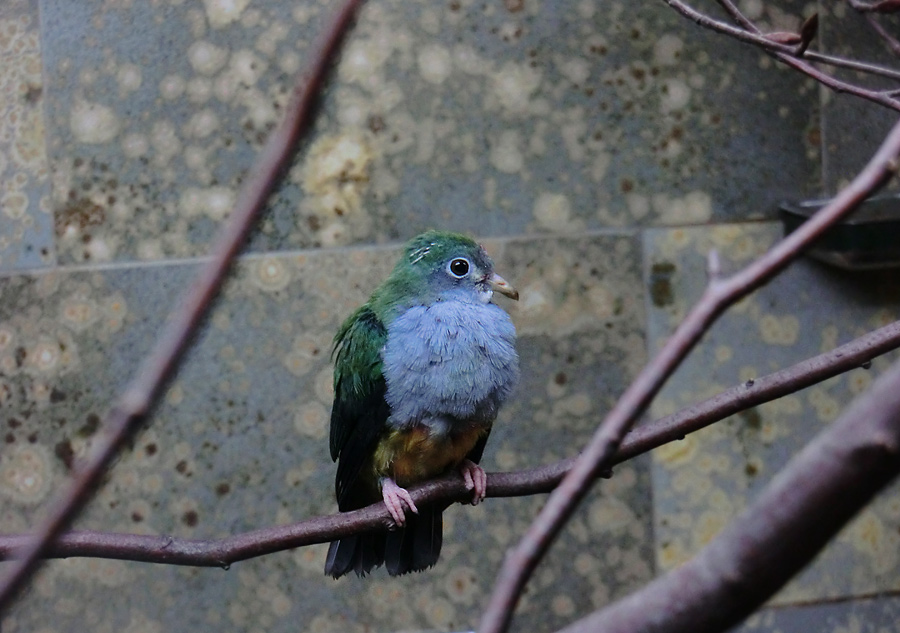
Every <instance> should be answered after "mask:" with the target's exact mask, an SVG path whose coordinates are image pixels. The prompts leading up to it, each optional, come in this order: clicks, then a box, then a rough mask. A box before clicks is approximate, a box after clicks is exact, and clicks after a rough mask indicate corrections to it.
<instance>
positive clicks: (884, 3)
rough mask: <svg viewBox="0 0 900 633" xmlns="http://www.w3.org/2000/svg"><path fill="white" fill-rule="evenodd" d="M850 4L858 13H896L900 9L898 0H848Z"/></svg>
mask: <svg viewBox="0 0 900 633" xmlns="http://www.w3.org/2000/svg"><path fill="white" fill-rule="evenodd" d="M849 2H850V6H851V7H853V8H854V9H856V10H857V11H859V12H860V13H896V12H898V11H900V0H879V1H878V2H860V0H849Z"/></svg>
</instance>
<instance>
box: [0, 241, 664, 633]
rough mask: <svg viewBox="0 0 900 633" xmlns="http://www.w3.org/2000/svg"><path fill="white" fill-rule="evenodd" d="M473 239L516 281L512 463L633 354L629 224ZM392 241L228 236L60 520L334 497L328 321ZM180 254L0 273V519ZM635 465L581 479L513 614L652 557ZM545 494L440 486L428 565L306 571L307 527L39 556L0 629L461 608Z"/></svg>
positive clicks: (329, 625)
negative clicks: (97, 478)
mask: <svg viewBox="0 0 900 633" xmlns="http://www.w3.org/2000/svg"><path fill="white" fill-rule="evenodd" d="M488 248H489V250H490V252H492V253H493V254H494V255H495V256H496V257H495V259H496V261H497V268H498V270H501V271H502V272H503V274H504V276H505V277H506V278H508V279H509V280H510V281H512V282H514V283H515V284H517V285H518V286H519V288H520V290H521V291H522V300H521V301H520V302H519V304H513V303H512V302H510V301H507V300H505V299H500V300H501V301H503V302H504V303H503V305H504V307H507V308H509V309H510V311H511V313H512V314H513V318H514V320H515V322H516V324H517V327H518V329H519V332H520V344H519V348H520V353H521V357H522V370H523V371H522V373H523V380H522V384H521V385H520V387H519V390H518V392H517V394H518V395H517V396H516V397H514V399H513V401H512V402H510V403H509V406H507V407H505V408H504V410H503V411H502V412H501V417H500V419H499V420H498V422H497V424H496V426H495V429H494V432H493V433H492V437H491V441H490V442H489V444H488V449H487V451H486V454H485V457H484V460H483V463H484V465H485V467H486V468H487V469H488V470H508V469H519V468H526V467H528V466H532V465H537V464H541V463H547V462H550V461H553V460H557V459H560V458H563V457H566V456H569V455H572V454H574V453H575V452H576V451H577V450H578V448H579V447H580V446H582V445H583V443H584V442H585V441H586V440H587V438H588V437H589V435H590V433H591V432H592V430H593V428H594V426H595V424H596V422H597V421H598V419H599V418H600V416H602V415H603V414H604V413H605V411H607V410H608V409H609V407H610V406H611V404H612V402H613V399H614V398H615V396H616V394H618V393H619V392H620V391H621V390H622V389H623V388H624V385H625V383H626V382H627V381H628V380H629V378H630V377H631V376H633V374H634V372H635V371H636V368H637V367H639V366H640V364H641V363H642V362H643V360H644V358H645V351H644V350H645V344H644V338H643V327H644V326H643V323H644V315H643V313H644V307H643V303H642V302H641V300H640V250H639V249H640V242H639V240H638V239H637V237H636V236H635V235H632V234H621V235H600V236H594V237H583V238H571V239H557V238H541V239H530V240H528V239H517V240H497V241H493V242H488ZM396 256H397V249H396V248H370V249H357V250H354V251H340V250H338V251H310V252H292V253H283V254H279V255H277V256H271V257H270V256H259V255H254V256H250V257H246V258H244V259H243V260H242V261H241V262H240V264H239V266H238V269H237V272H236V275H235V277H234V278H233V279H232V280H231V281H229V283H228V285H227V288H226V290H225V293H224V295H223V297H222V300H221V301H220V302H219V303H218V304H217V306H216V307H215V309H214V311H213V313H212V315H211V316H210V318H209V321H208V323H207V324H206V325H205V327H204V328H203V331H202V333H201V334H200V336H199V337H198V340H197V344H196V346H195V347H194V348H193V349H192V350H191V351H190V353H189V355H188V359H187V362H186V364H185V366H184V367H183V369H182V370H181V371H180V372H179V374H178V376H177V378H176V380H175V381H174V384H173V385H172V387H171V389H170V390H169V392H168V393H167V395H166V397H165V399H164V401H163V402H162V404H161V405H160V406H159V408H158V410H157V412H156V414H155V415H154V416H153V417H152V419H151V420H150V421H149V422H148V424H147V427H146V428H145V429H144V430H143V431H142V432H141V433H140V435H139V436H138V437H137V439H136V440H135V441H134V443H133V446H131V447H130V448H129V449H128V450H126V451H125V452H124V453H123V454H122V455H121V456H120V457H119V458H118V460H117V461H116V464H115V466H114V468H113V469H112V471H111V473H110V477H109V479H108V481H107V482H106V483H105V484H104V485H103V487H102V489H101V490H100V491H99V493H98V495H97V496H96V498H95V499H94V501H93V502H92V503H91V504H90V505H89V507H88V508H87V510H86V511H85V513H84V514H83V515H82V517H81V518H80V519H79V520H78V522H77V525H78V527H82V528H92V529H102V530H113V531H124V532H139V533H149V534H175V535H179V536H186V537H195V538H204V537H219V536H225V535H228V534H234V533H238V532H241V531H245V530H250V529H253V528H257V527H262V526H267V525H273V524H280V523H286V522H289V521H297V520H301V519H303V518H305V517H310V516H314V515H320V514H329V513H331V512H333V511H334V510H335V505H336V504H335V502H334V500H333V496H332V494H333V493H332V490H333V477H334V468H335V467H334V465H333V464H332V462H331V460H330V458H329V455H328V448H327V432H328V419H329V418H328V415H329V410H330V406H331V397H332V393H331V363H330V361H329V358H328V356H329V348H330V340H331V336H332V335H333V333H334V331H335V329H336V327H337V323H338V322H339V321H340V320H341V319H343V318H344V317H345V316H346V315H347V314H349V313H350V312H351V311H352V309H353V308H355V307H356V306H357V305H358V304H359V303H361V302H362V301H363V300H364V299H365V298H366V296H367V295H368V293H369V292H370V290H371V289H373V288H374V287H375V285H376V284H377V283H378V281H379V280H380V279H382V278H383V277H384V276H385V275H386V274H387V272H388V271H389V270H390V268H391V267H392V266H393V263H394V261H395V258H396ZM196 268H197V266H196V264H193V263H172V264H141V265H136V266H114V267H97V266H93V267H81V268H76V269H69V270H65V271H57V272H44V273H39V274H30V275H14V276H7V277H0V368H2V369H0V372H2V376H0V380H2V382H0V395H2V396H3V398H4V402H3V409H2V418H0V425H2V431H3V435H4V443H3V445H2V449H0V451H2V457H0V499H2V504H3V508H4V512H3V513H2V515H0V530H2V531H4V532H12V531H15V532H20V531H25V530H27V529H28V526H29V525H31V524H33V522H34V521H35V520H36V519H37V518H38V517H39V516H41V515H42V512H43V510H44V508H45V507H46V504H47V503H48V502H49V501H50V500H51V499H52V498H53V497H54V494H55V493H56V491H58V490H59V489H60V488H61V486H62V483H63V481H64V480H65V477H66V476H67V474H68V472H69V470H70V468H71V466H72V464H73V463H74V461H75V460H77V459H78V457H79V456H81V455H83V454H84V452H85V451H86V450H87V449H88V448H89V446H90V445H91V443H92V441H93V438H94V437H95V436H96V433H97V430H98V429H97V421H98V419H99V416H101V415H102V414H103V412H104V411H105V410H106V408H107V407H108V406H109V403H110V400H111V398H112V397H113V394H114V393H115V392H116V391H117V390H118V389H119V388H121V387H122V385H123V384H125V382H126V381H127V379H128V377H129V376H131V374H132V373H133V372H134V371H135V368H136V366H137V364H138V362H139V359H140V358H141V357H142V356H143V355H144V354H145V353H146V351H147V350H148V349H149V347H150V345H151V342H152V339H153V337H154V336H155V334H156V332H157V331H158V329H159V327H160V325H161V323H162V322H163V319H164V318H165V315H166V314H167V313H168V311H169V310H170V308H171V305H172V303H173V301H174V299H175V297H176V296H177V295H178V293H179V292H180V291H181V289H183V288H185V287H186V286H187V284H188V282H189V280H190V278H191V276H192V274H193V273H195V272H196ZM601 288H602V291H601V290H600V289H601ZM649 466H650V464H649V460H647V459H639V460H635V461H634V462H631V463H629V464H627V465H623V466H622V467H621V468H618V469H617V470H616V476H615V477H613V478H612V479H611V480H608V481H604V482H602V483H601V484H600V485H599V486H598V491H596V492H595V493H593V494H592V495H591V496H590V497H589V498H588V499H587V500H586V501H585V503H584V507H583V509H582V510H581V511H580V512H579V513H578V515H577V516H576V517H575V519H574V521H573V523H572V524H571V525H570V526H569V527H568V528H567V530H566V531H565V532H564V534H563V535H562V537H561V538H560V541H559V542H558V543H557V545H556V546H555V547H554V549H553V551H552V552H551V554H550V557H549V560H548V562H547V564H546V565H544V566H542V567H541V569H540V570H539V572H538V574H537V576H536V577H535V579H534V581H533V583H532V589H531V590H529V593H528V595H527V597H526V599H525V602H524V604H523V607H522V610H521V615H520V617H521V618H523V620H521V621H522V622H528V623H533V622H535V621H537V622H540V623H541V627H542V628H546V629H553V628H558V627H559V626H561V625H562V624H564V623H566V622H568V621H570V620H571V619H572V618H573V617H574V616H575V615H576V614H578V613H583V612H585V611H587V610H589V609H591V608H594V607H596V606H598V605H600V604H603V603H605V602H607V601H608V600H610V599H611V598H613V597H616V596H620V595H623V593H624V592H626V591H628V590H630V589H633V588H635V587H637V586H639V585H640V584H642V583H643V582H645V581H646V580H648V579H649V578H650V577H651V576H652V540H651V514H650V509H651V505H650V498H651V495H650V491H649V485H650V469H649ZM543 501H544V497H531V498H522V499H494V500H489V501H488V502H487V503H485V504H483V505H481V506H478V507H476V508H471V507H463V506H459V505H457V506H454V507H452V508H450V509H448V511H447V512H446V513H445V538H444V551H443V555H442V558H441V561H440V562H439V564H438V567H437V568H435V569H434V570H432V571H429V572H426V573H422V574H416V575H413V576H410V577H404V578H400V579H391V578H389V577H388V576H387V574H386V573H385V572H384V571H383V570H379V571H378V572H377V573H375V574H373V575H372V576H371V577H368V578H366V579H363V580H360V579H357V578H344V579H341V580H339V581H333V580H331V579H330V578H326V577H325V576H324V574H323V573H322V567H323V564H324V557H325V546H324V545H322V546H314V547H309V548H304V549H300V550H297V551H293V552H287V553H281V554H276V555H272V556H267V557H264V558H261V559H258V560H251V561H247V562H244V563H239V564H235V565H233V566H232V567H231V569H230V570H229V571H227V572H226V571H222V570H219V569H184V568H173V567H166V566H162V565H147V564H141V563H124V562H115V561H102V560H91V559H71V560H65V561H53V562H50V563H49V564H48V565H47V566H46V567H45V569H44V570H43V572H42V573H41V575H40V576H39V578H38V580H37V582H36V583H35V584H34V586H33V587H32V588H31V589H30V590H29V591H28V592H27V594H26V596H25V598H24V599H23V600H22V601H21V602H20V603H18V604H17V605H16V606H15V607H14V608H13V610H12V611H11V612H10V613H9V615H7V616H6V617H5V619H4V620H3V622H2V625H3V630H4V632H7V631H9V632H13V631H34V630H40V629H45V630H49V631H57V630H58V631H69V630H82V629H84V628H86V627H92V628H96V629H97V630H101V631H102V630H106V629H109V630H121V629H124V630H135V631H137V630H141V631H155V630H159V631H195V630H209V629H211V628H217V629H219V630H233V631H256V630H265V631H273V632H274V631H295V630H297V629H298V625H299V628H300V629H301V630H310V631H330V630H341V631H364V630H425V629H433V630H444V631H449V630H460V629H467V628H472V627H474V626H475V625H476V624H477V619H478V616H479V614H480V612H481V609H482V607H483V604H484V600H485V597H486V595H487V593H488V591H489V589H490V587H491V586H492V584H493V581H494V578H495V576H496V573H497V571H498V568H499V565H500V562H501V558H502V555H503V552H504V551H506V549H507V548H509V547H510V546H511V545H512V544H513V543H515V542H516V541H517V539H518V538H519V537H520V535H521V534H522V532H523V531H524V530H525V528H526V526H527V525H528V522H529V521H530V519H531V517H532V516H533V515H534V513H535V512H536V511H537V510H538V509H539V508H540V506H541V505H542V503H543ZM104 627H106V628H104Z"/></svg>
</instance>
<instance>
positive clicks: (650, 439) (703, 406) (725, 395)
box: [0, 321, 900, 567]
mask: <svg viewBox="0 0 900 633" xmlns="http://www.w3.org/2000/svg"><path fill="white" fill-rule="evenodd" d="M898 347H900V321H898V322H895V323H891V324H889V325H886V326H884V327H882V328H880V329H878V330H875V331H873V332H869V333H868V334H865V335H864V336H861V337H859V338H857V339H855V340H853V341H850V342H849V343H846V344H844V345H841V346H840V347H837V348H835V349H833V350H831V351H829V352H826V353H824V354H820V355H818V356H815V357H813V358H809V359H807V360H804V361H802V362H800V363H797V364H796V365H793V366H791V367H788V368H786V369H782V370H780V371H777V372H774V373H772V374H769V375H767V376H762V377H760V378H756V379H755V380H753V381H748V382H746V383H743V384H741V385H737V386H735V387H732V388H730V389H728V390H726V391H723V392H722V393H720V394H717V395H715V396H713V397H712V398H708V399H707V400H704V401H702V402H699V403H697V404H695V405H692V406H690V407H687V408H686V409H683V410H682V411H679V412H678V413H675V414H673V415H669V416H666V417H664V418H661V419H659V420H656V421H655V422H651V423H648V424H644V425H641V426H640V427H638V428H636V429H634V430H633V431H631V432H630V433H629V434H628V436H626V438H625V440H624V441H623V442H622V446H621V447H620V448H619V450H618V452H617V453H616V455H615V458H614V459H613V463H615V464H619V463H622V462H624V461H626V460H629V459H632V458H634V457H636V456H638V455H641V454H643V453H646V452H648V451H650V450H652V449H654V448H657V447H659V446H662V445H663V444H667V443H668V442H672V441H675V440H678V439H681V438H683V437H684V436H685V435H687V434H688V433H693V432H694V431H697V430H700V429H702V428H704V427H707V426H709V425H710V424H713V423H714V422H717V421H719V420H722V419H724V418H726V417H728V416H729V415H733V414H735V413H737V412H739V411H743V410H745V409H749V408H751V407H755V406H758V405H760V404H763V403H765V402H769V401H771V400H775V399H776V398H780V397H782V396H785V395H788V394H790V393H794V392H796V391H799V390H800V389H804V388H806V387H809V386H811V385H813V384H816V383H818V382H821V381H823V380H826V379H828V378H831V377H833V376H837V375H838V374H841V373H843V372H846V371H849V370H851V369H854V368H857V367H860V366H861V365H864V364H866V363H868V362H869V361H871V360H872V359H873V358H875V357H877V356H880V355H882V354H884V353H886V352H889V351H891V350H894V349H897V348H898ZM574 463H575V458H570V459H565V460H561V461H559V462H555V463H553V464H548V465H546V466H540V467H537V468H531V469H528V470H523V471H518V472H509V473H490V474H489V475H488V490H487V493H488V496H489V497H518V496H524V495H533V494H541V493H546V492H550V491H551V490H553V488H555V487H556V486H557V485H558V484H559V482H560V481H561V480H562V478H563V477H564V476H565V474H566V473H567V472H568V471H569V470H570V469H571V468H572V465H573V464H574ZM411 494H412V496H413V499H414V500H415V502H416V504H419V503H427V502H429V501H439V500H440V501H465V500H468V499H469V498H470V497H471V496H472V492H471V491H467V490H466V489H465V487H464V486H463V485H462V482H461V480H460V479H459V477H456V476H450V477H445V478H443V479H440V480H436V481H433V482H429V483H428V484H425V485H424V486H420V487H418V488H415V489H413V490H411ZM389 516H390V515H389V514H388V512H387V510H386V509H385V507H384V504H383V503H377V504H374V505H371V506H369V507H367V508H364V509H362V510H357V511H354V512H346V513H342V514H336V515H331V516H327V517H316V518H313V519H307V520H305V521H301V522H298V523H294V524H292V525H285V526H278V527H272V528H264V529H259V530H254V531H251V532H246V533H244V534H238V535H235V536H231V537H227V538H224V539H218V540H199V539H183V538H177V537H172V536H165V535H163V536H146V535H138V534H115V533H109V532H95V531H78V532H69V533H67V534H63V535H61V536H60V537H59V539H57V541H56V542H55V543H54V544H53V545H52V546H51V547H50V548H49V549H48V550H47V551H46V553H45V556H46V557H47V558H69V557H73V556H89V557H95V558H111V559H118V560H131V561H140V562H146V563H163V564H168V565H192V566H201V567H227V566H228V565H230V564H232V563H236V562H238V561H242V560H246V559H248V558H253V557H256V556H263V555H266V554H272V553H275V552H280V551H283V550H286V549H291V548H294V547H301V546H304V545H312V544H314V543H325V542H328V541H331V540H334V539H336V538H340V537H342V536H346V535H347V534H354V533H358V532H362V531H365V530H370V529H375V528H383V527H384V526H385V525H387V523H388V521H389ZM29 538H30V537H29V535H25V534H21V535H0V560H8V559H9V558H11V557H12V556H13V555H14V553H15V552H16V551H17V550H18V549H19V548H20V547H21V546H22V545H23V544H24V543H26V542H27V541H28V539H29Z"/></svg>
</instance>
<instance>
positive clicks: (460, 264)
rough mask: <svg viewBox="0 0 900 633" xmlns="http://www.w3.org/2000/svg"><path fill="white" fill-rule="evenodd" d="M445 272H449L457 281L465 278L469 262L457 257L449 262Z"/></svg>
mask: <svg viewBox="0 0 900 633" xmlns="http://www.w3.org/2000/svg"><path fill="white" fill-rule="evenodd" d="M447 270H449V271H450V274H451V275H453V276H454V277H456V278H457V279H461V278H463V277H465V276H466V275H467V274H468V272H469V260H468V259H464V258H462V257H457V258H456V259H454V260H452V261H451V262H450V264H449V265H448V266H447Z"/></svg>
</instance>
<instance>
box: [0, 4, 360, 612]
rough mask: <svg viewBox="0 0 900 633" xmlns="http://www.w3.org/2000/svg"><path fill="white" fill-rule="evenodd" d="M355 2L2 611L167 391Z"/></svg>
mask: <svg viewBox="0 0 900 633" xmlns="http://www.w3.org/2000/svg"><path fill="white" fill-rule="evenodd" d="M359 3H360V0H347V1H346V2H345V3H344V4H343V5H342V6H341V7H340V8H339V10H338V11H337V13H336V14H335V17H334V18H333V19H332V21H331V23H330V24H329V25H328V28H327V29H326V31H325V32H324V33H323V37H322V39H321V40H320V41H319V42H318V45H317V46H316V47H315V48H314V52H313V55H312V59H311V62H310V66H309V68H308V69H307V71H306V73H304V74H303V75H301V76H300V78H299V79H298V84H297V86H296V87H295V88H294V91H293V94H292V98H291V103H290V105H289V107H288V110H287V112H286V116H285V119H284V120H283V121H282V122H281V124H280V125H279V126H278V128H276V129H275V130H274V131H273V132H272V134H271V135H270V136H269V139H268V141H267V142H266V144H265V146H264V147H263V149H262V152H261V153H260V155H259V158H258V160H257V163H256V165H255V166H254V168H253V170H252V171H251V172H250V174H249V175H248V178H247V180H246V184H245V185H244V186H243V188H242V189H241V192H240V195H239V197H238V200H237V203H236V204H235V208H234V211H233V213H232V216H231V218H230V219H229V221H228V223H227V224H226V225H225V226H224V227H223V229H222V231H221V233H220V234H219V236H218V239H217V242H216V244H215V246H214V247H213V253H212V258H211V259H209V260H207V262H206V263H204V264H203V266H202V268H201V270H200V273H199V274H198V275H197V278H196V279H195V280H194V283H193V284H192V285H191V286H190V288H188V291H187V292H186V293H185V294H184V295H183V296H182V298H181V301H180V303H179V304H178V307H177V308H176V309H175V311H174V313H173V315H172V318H170V319H169V321H168V322H167V324H166V327H165V329H164V330H163V332H162V334H161V335H160V336H159V338H158V339H157V342H156V345H155V347H154V349H153V351H152V352H151V353H150V355H149V356H148V357H147V358H146V359H145V360H144V362H143V364H142V365H141V367H140V369H139V371H138V373H137V376H136V377H135V378H134V380H133V381H132V382H131V384H130V385H129V386H128V387H127V388H126V390H125V392H124V394H123V395H122V396H121V397H120V398H119V399H118V402H117V403H116V404H115V405H114V406H113V408H112V410H111V411H110V412H109V414H108V415H107V416H106V419H105V420H104V423H103V426H102V427H101V431H100V433H99V434H98V436H97V442H96V444H95V448H94V450H93V451H92V452H91V454H90V455H89V456H88V457H87V459H86V462H85V464H84V465H83V467H81V468H80V469H79V470H78V472H77V473H76V474H75V477H74V479H73V481H72V483H71V485H70V487H69V489H68V490H67V491H66V493H65V494H64V495H63V496H62V497H61V498H60V499H59V500H58V501H57V502H56V503H55V504H54V505H53V506H52V507H51V509H50V513H49V516H48V517H47V518H46V519H45V521H44V523H43V525H42V526H41V528H40V529H39V530H38V532H37V535H36V536H35V537H34V538H29V539H28V540H27V541H26V542H23V543H22V544H21V550H19V551H17V552H16V555H15V558H16V559H17V560H16V562H15V563H14V564H13V566H12V569H11V570H10V571H9V572H8V575H7V576H6V578H4V579H3V582H2V584H0V610H2V609H3V607H4V606H6V605H7V604H9V602H10V600H12V598H13V597H14V595H15V594H16V593H17V591H18V590H19V589H20V588H21V587H22V585H23V584H24V583H25V581H26V580H27V579H28V577H29V576H30V575H31V574H32V573H33V572H34V570H35V568H36V567H37V565H38V561H39V560H40V559H41V557H42V556H43V554H44V552H45V551H46V549H47V548H48V546H49V545H50V543H52V541H53V540H54V539H55V538H56V537H57V536H58V535H59V534H60V533H61V532H62V531H63V530H65V529H66V527H67V526H68V525H69V524H70V523H71V521H72V519H73V518H74V517H75V516H76V515H77V513H78V512H79V510H80V509H81V508H82V507H83V506H84V504H85V503H87V501H88V499H89V498H90V497H91V494H92V493H93V490H94V487H95V485H96V483H97V482H98V480H99V479H100V477H101V475H102V474H103V472H104V471H105V469H106V467H107V466H108V464H109V463H110V461H111V460H112V458H113V457H114V455H115V454H116V452H117V451H118V449H119V448H120V447H121V446H122V445H123V444H124V443H125V441H126V440H127V439H128V438H129V437H130V436H131V435H132V434H133V433H134V432H135V431H136V430H137V428H138V427H139V425H140V423H141V422H142V421H143V420H144V419H145V418H146V417H147V415H148V414H149V413H150V411H151V408H152V407H153V404H154V402H155V401H156V399H157V398H158V397H159V396H160V394H161V393H162V392H163V389H164V387H165V386H166V385H167V384H168V380H169V378H170V377H171V376H172V375H173V374H174V372H175V370H176V368H177V367H178V364H179V362H180V360H181V358H182V356H183V355H184V352H185V350H186V349H187V348H188V346H189V343H190V340H191V337H192V336H193V334H194V333H195V332H196V330H197V328H198V326H199V324H200V323H201V321H202V318H203V316H204V314H205V313H206V311H207V309H208V307H209V305H210V303H211V302H212V300H213V298H214V297H215V295H216V293H217V292H218V290H219V288H220V286H221V284H222V281H223V280H224V278H225V275H226V274H227V272H228V270H229V267H230V265H231V261H232V259H233V258H234V256H235V255H236V254H237V252H238V250H239V249H240V248H241V246H242V245H243V243H244V239H245V237H246V235H247V233H248V232H249V230H250V227H251V226H252V224H253V220H254V219H255V218H256V216H257V215H258V214H259V212H260V211H261V210H262V209H263V208H264V205H265V201H266V199H267V198H268V196H269V194H270V192H271V191H272V189H273V188H274V187H275V184H276V183H277V182H278V180H279V178H280V176H281V174H282V172H283V171H284V170H285V168H286V167H287V166H288V165H289V164H290V161H291V159H292V157H293V153H294V148H295V147H296V145H297V142H298V141H299V140H300V138H301V137H302V135H303V134H304V133H305V132H306V130H307V129H308V128H309V126H310V123H311V121H312V119H313V115H314V109H315V108H314V105H315V99H316V97H317V95H318V93H319V90H320V87H321V85H322V82H323V81H324V78H325V74H326V72H327V70H328V67H329V62H330V61H331V60H332V59H333V58H334V56H335V54H336V53H337V51H338V49H339V47H340V44H341V41H342V39H343V35H344V33H345V32H346V31H347V29H348V28H349V25H350V23H351V21H352V19H353V16H354V15H355V12H356V8H357V6H358V5H359Z"/></svg>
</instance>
